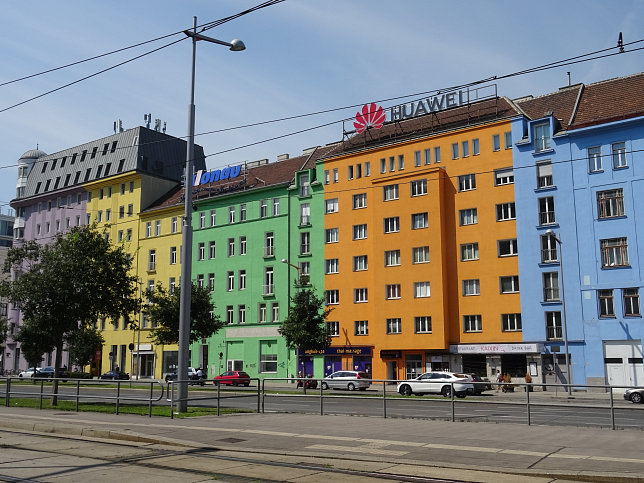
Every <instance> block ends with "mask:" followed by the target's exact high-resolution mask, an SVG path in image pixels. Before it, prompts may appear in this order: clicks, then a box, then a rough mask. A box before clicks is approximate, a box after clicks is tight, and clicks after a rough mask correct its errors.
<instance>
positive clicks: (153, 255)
mask: <svg viewBox="0 0 644 483" xmlns="http://www.w3.org/2000/svg"><path fill="white" fill-rule="evenodd" d="M156 265H157V251H156V250H150V251H149V252H148V271H149V272H151V271H154V270H155V268H156Z"/></svg>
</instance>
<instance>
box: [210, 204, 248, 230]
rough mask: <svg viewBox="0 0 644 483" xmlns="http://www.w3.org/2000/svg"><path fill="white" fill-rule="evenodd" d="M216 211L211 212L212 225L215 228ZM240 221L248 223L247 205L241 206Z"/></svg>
mask: <svg viewBox="0 0 644 483" xmlns="http://www.w3.org/2000/svg"><path fill="white" fill-rule="evenodd" d="M214 213H215V210H211V211H210V218H211V219H212V224H213V226H214V224H215V219H214V218H213V217H214ZM239 221H246V203H242V204H241V205H239Z"/></svg>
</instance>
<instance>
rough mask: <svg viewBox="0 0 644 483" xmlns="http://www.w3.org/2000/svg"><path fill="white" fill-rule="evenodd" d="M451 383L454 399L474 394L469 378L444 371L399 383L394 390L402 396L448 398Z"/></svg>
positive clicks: (450, 391) (426, 373) (425, 374)
mask: <svg viewBox="0 0 644 483" xmlns="http://www.w3.org/2000/svg"><path fill="white" fill-rule="evenodd" d="M452 383H453V384H454V395H455V396H456V397H465V396H467V395H468V394H473V393H474V384H472V381H471V380H470V378H469V376H467V375H466V374H455V373H452V372H444V371H440V372H438V371H436V372H425V373H424V374H421V375H420V376H418V377H417V378H415V379H408V380H406V381H403V382H401V383H399V384H398V386H397V387H396V390H397V391H398V392H399V393H400V394H402V395H403V396H411V395H412V394H442V395H443V396H444V397H450V396H451V395H452Z"/></svg>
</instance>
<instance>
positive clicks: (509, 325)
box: [501, 314, 522, 332]
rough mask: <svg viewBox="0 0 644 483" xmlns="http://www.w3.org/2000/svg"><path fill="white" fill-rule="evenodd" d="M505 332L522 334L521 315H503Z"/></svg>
mask: <svg viewBox="0 0 644 483" xmlns="http://www.w3.org/2000/svg"><path fill="white" fill-rule="evenodd" d="M501 330H502V331H503V332H521V330H522V328H521V314H501Z"/></svg>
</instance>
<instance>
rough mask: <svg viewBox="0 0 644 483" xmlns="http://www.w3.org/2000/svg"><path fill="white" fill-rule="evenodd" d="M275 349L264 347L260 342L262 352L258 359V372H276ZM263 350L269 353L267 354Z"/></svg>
mask: <svg viewBox="0 0 644 483" xmlns="http://www.w3.org/2000/svg"><path fill="white" fill-rule="evenodd" d="M276 350H277V349H276V348H269V347H265V346H264V345H263V344H262V352H261V355H260V361H259V371H260V372H277V354H276V353H275V351H276ZM265 352H270V353H268V354H267V353H265Z"/></svg>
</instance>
